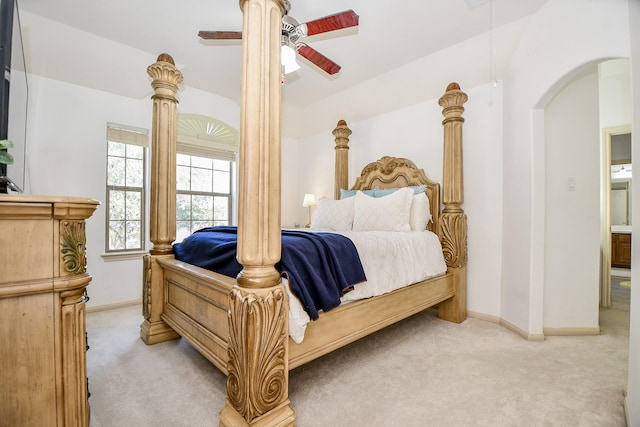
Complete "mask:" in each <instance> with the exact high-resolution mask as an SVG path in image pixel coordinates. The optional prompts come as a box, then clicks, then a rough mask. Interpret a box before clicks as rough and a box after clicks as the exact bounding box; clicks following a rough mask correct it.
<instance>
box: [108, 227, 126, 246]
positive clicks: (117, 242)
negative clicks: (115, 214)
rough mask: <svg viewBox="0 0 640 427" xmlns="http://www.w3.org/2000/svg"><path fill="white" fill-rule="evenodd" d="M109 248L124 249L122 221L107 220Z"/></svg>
mask: <svg viewBox="0 0 640 427" xmlns="http://www.w3.org/2000/svg"><path fill="white" fill-rule="evenodd" d="M109 249H110V250H119V249H124V221H109Z"/></svg>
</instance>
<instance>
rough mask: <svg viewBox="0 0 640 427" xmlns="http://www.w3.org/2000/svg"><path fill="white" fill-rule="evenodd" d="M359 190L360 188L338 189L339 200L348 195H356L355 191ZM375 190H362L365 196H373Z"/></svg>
mask: <svg viewBox="0 0 640 427" xmlns="http://www.w3.org/2000/svg"><path fill="white" fill-rule="evenodd" d="M358 191H360V190H344V189H340V200H342V199H346V198H348V197H353V196H355V195H356V193H357V192H358ZM375 192H376V190H375V189H373V190H364V191H363V193H364V194H366V195H367V196H371V197H375Z"/></svg>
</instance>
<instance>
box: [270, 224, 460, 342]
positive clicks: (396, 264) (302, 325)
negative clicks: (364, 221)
mask: <svg viewBox="0 0 640 427" xmlns="http://www.w3.org/2000/svg"><path fill="white" fill-rule="evenodd" d="M308 232H310V233H312V232H313V231H311V230H309V231H308ZM337 233H338V234H341V235H343V236H345V237H348V238H349V239H350V240H351V241H352V242H353V243H354V245H355V247H356V249H357V250H358V254H359V256H360V260H361V262H362V266H363V269H364V272H365V275H366V277H367V281H366V282H362V283H359V284H357V285H355V286H354V289H353V290H352V291H350V292H348V293H346V294H345V295H344V296H343V297H342V299H341V300H342V303H343V304H345V303H348V302H349V301H356V300H360V299H364V298H370V297H373V296H377V295H382V294H385V293H388V292H392V291H394V290H396V289H399V288H402V287H404V286H409V285H411V284H413V283H416V282H420V281H423V280H426V279H429V278H433V277H437V276H440V275H443V274H444V273H446V271H447V265H446V263H445V260H444V256H443V254H442V246H441V245H440V239H439V238H438V236H437V235H436V234H434V233H432V232H430V231H407V232H400V231H343V232H337ZM283 284H284V285H285V288H286V289H287V290H288V291H289V335H290V336H291V339H292V340H293V341H294V342H296V343H298V344H299V343H301V342H302V341H303V339H304V333H305V331H306V328H307V325H308V323H309V322H310V321H311V320H310V318H309V315H308V314H307V313H306V312H305V310H304V309H303V307H302V305H301V304H300V301H299V300H298V299H297V298H296V297H295V296H294V295H293V294H292V293H291V291H290V290H289V286H288V284H287V281H286V279H283Z"/></svg>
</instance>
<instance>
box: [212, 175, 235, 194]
mask: <svg viewBox="0 0 640 427" xmlns="http://www.w3.org/2000/svg"><path fill="white" fill-rule="evenodd" d="M230 187H231V182H230V181H229V172H224V171H214V172H213V192H214V193H230V192H231V188H230Z"/></svg>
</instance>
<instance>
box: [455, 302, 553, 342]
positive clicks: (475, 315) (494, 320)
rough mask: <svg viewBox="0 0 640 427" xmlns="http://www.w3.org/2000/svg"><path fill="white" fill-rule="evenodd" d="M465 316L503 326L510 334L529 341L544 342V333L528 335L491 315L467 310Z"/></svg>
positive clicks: (511, 324) (498, 317)
mask: <svg viewBox="0 0 640 427" xmlns="http://www.w3.org/2000/svg"><path fill="white" fill-rule="evenodd" d="M467 316H469V317H473V318H474V319H479V320H484V321H487V322H491V323H497V324H498V325H500V326H503V327H505V328H507V329H508V330H510V331H511V332H513V333H515V334H517V335H520V336H521V337H522V338H524V339H526V340H529V341H544V333H542V334H530V333H528V332H527V331H525V330H524V329H521V328H519V327H517V326H516V325H514V324H513V323H511V322H509V321H507V320H504V319H503V318H502V317H500V316H494V315H492V314H485V313H479V312H477V311H471V310H467Z"/></svg>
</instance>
